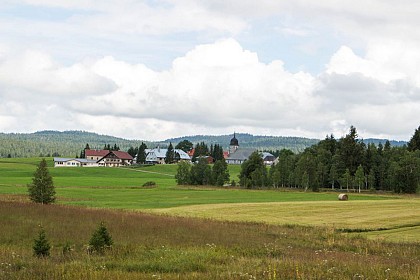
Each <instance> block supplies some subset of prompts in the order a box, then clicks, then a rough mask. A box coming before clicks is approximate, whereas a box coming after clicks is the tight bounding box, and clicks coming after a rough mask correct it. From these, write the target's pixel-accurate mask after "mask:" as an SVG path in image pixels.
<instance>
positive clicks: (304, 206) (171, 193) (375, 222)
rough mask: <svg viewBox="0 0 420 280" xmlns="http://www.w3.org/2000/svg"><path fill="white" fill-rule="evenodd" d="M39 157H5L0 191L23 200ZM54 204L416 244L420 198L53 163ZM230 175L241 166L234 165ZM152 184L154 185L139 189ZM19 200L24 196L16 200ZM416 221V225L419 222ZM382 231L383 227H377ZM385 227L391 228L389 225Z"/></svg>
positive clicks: (165, 168)
mask: <svg viewBox="0 0 420 280" xmlns="http://www.w3.org/2000/svg"><path fill="white" fill-rule="evenodd" d="M38 162H39V159H2V160H1V161H0V194H3V200H4V195H7V196H9V197H10V195H14V197H15V199H18V200H22V199H23V200H25V199H27V198H26V194H27V187H26V184H27V183H29V182H31V178H32V175H33V172H34V170H35V168H36V165H37V164H38ZM48 162H49V166H50V167H51V168H50V172H51V175H52V176H53V179H54V182H55V185H56V192H57V203H59V204H68V205H78V206H85V207H96V208H117V209H130V210H140V211H143V212H144V211H146V212H151V213H158V214H165V215H177V216H190V217H199V218H208V219H218V220H228V221H246V222H263V223H268V224H276V225H284V224H292V225H306V226H328V227H332V228H335V229H341V230H343V229H344V230H347V231H359V232H365V231H372V232H369V234H367V233H364V234H366V235H367V236H369V237H372V238H376V237H383V238H389V240H405V241H419V240H420V233H419V229H418V226H419V223H420V213H419V211H418V210H417V209H419V208H420V199H418V198H416V197H397V196H384V195H382V196H381V195H372V194H355V193H351V194H350V200H349V201H344V202H343V201H337V193H332V192H331V193H313V192H308V193H304V192H300V191H279V190H264V191H260V190H244V189H238V188H234V189H232V188H204V187H183V186H176V182H175V179H174V175H175V174H176V168H177V166H176V165H156V166H147V167H136V168H52V160H51V159H50V160H48ZM229 168H230V172H231V174H234V175H231V179H236V178H234V177H235V176H237V174H239V171H240V167H239V166H229ZM147 181H155V182H156V183H157V187H156V188H150V189H148V188H142V187H141V186H142V185H143V184H144V183H145V182H147ZM17 197H19V198H17ZM416 226H417V227H416ZM376 229H380V231H373V230H376ZM385 229H386V230H385Z"/></svg>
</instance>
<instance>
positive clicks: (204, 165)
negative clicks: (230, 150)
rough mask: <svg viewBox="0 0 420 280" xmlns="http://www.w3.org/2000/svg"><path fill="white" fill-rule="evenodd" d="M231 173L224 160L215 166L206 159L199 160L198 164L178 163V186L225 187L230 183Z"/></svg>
mask: <svg viewBox="0 0 420 280" xmlns="http://www.w3.org/2000/svg"><path fill="white" fill-rule="evenodd" d="M229 178H230V175H229V171H228V168H227V163H226V161H225V160H224V159H222V160H218V161H216V162H215V163H214V164H213V166H211V165H209V164H208V161H207V160H206V159H205V158H200V159H198V161H197V163H196V164H193V165H191V164H190V163H188V162H184V161H183V162H180V163H178V169H177V173H176V175H175V179H176V181H177V184H178V185H213V186H223V185H224V184H226V183H228V182H229Z"/></svg>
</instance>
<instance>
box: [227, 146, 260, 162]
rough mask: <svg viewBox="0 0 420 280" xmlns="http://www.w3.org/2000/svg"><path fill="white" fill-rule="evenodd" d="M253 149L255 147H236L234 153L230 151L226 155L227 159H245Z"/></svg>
mask: <svg viewBox="0 0 420 280" xmlns="http://www.w3.org/2000/svg"><path fill="white" fill-rule="evenodd" d="M255 151H256V150H255V149H247V148H238V149H237V150H236V151H235V152H234V153H231V154H230V155H229V156H228V158H227V160H247V159H248V158H249V156H250V155H251V154H252V153H253V152H255Z"/></svg>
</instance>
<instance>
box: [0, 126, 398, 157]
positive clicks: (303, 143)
mask: <svg viewBox="0 0 420 280" xmlns="http://www.w3.org/2000/svg"><path fill="white" fill-rule="evenodd" d="M236 137H237V138H238V140H239V145H240V146H241V147H246V148H255V149H258V150H281V149H290V150H292V151H293V152H295V153H298V152H301V151H303V150H304V149H305V148H307V147H310V146H312V145H314V144H316V143H318V141H319V140H318V139H308V138H303V137H282V136H258V135H252V134H248V133H237V134H236ZM231 138H232V135H218V136H212V135H196V136H184V137H178V138H171V139H167V140H163V141H159V142H148V141H144V142H145V143H146V144H147V146H148V147H154V146H157V145H160V146H161V147H165V146H167V145H169V143H170V142H172V144H174V145H176V144H177V143H179V142H181V141H182V140H189V141H191V142H192V143H194V144H196V143H199V142H205V143H206V144H208V145H209V146H210V145H211V144H219V145H221V146H222V147H223V148H224V149H227V148H228V146H229V143H230V139H231ZM363 141H364V142H365V143H375V144H376V145H378V144H379V143H382V144H384V143H385V141H386V140H385V139H365V140H363ZM141 142H142V141H141V140H127V139H123V138H117V137H113V136H108V135H100V134H97V133H92V132H86V131H63V132H60V131H39V132H35V133H0V143H1V144H0V158H1V157H8V155H9V154H10V156H11V157H35V156H36V157H37V156H52V155H59V156H63V157H75V156H76V155H79V154H80V151H81V150H82V149H83V148H84V147H85V146H86V143H89V146H90V147H91V148H92V149H93V148H96V149H102V148H103V147H104V145H105V144H110V145H114V144H117V146H119V147H120V148H121V150H124V151H127V150H128V148H130V147H138V146H140V144H141ZM404 144H406V142H404V141H391V145H392V146H402V145H404Z"/></svg>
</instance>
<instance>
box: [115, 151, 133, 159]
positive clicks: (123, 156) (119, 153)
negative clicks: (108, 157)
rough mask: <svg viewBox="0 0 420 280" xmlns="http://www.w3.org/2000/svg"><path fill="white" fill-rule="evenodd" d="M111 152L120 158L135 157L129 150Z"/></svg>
mask: <svg viewBox="0 0 420 280" xmlns="http://www.w3.org/2000/svg"><path fill="white" fill-rule="evenodd" d="M111 153H113V154H114V155H115V156H116V157H117V158H119V159H125V160H132V159H133V157H132V156H131V155H130V154H129V153H127V152H123V151H111Z"/></svg>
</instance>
